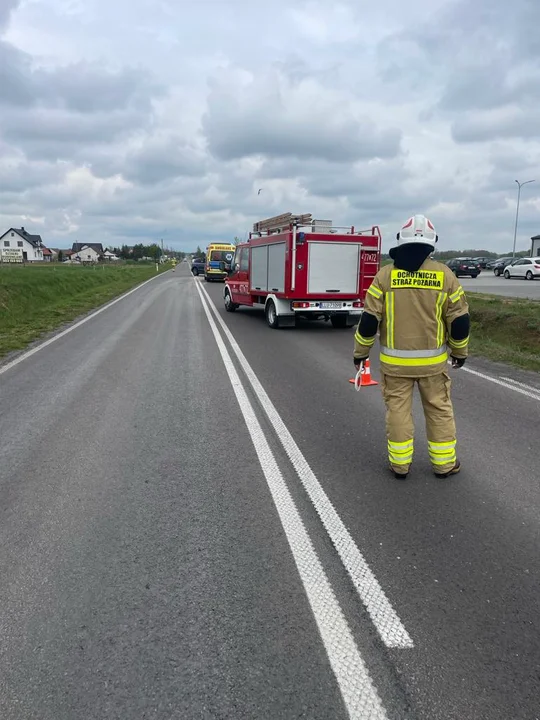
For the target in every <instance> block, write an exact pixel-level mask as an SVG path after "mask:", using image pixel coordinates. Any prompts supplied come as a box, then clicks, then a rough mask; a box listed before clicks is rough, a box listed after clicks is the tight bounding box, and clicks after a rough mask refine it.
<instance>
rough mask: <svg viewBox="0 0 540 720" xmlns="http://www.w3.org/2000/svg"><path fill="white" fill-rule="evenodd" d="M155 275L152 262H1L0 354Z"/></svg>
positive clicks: (19, 347)
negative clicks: (46, 263) (69, 264)
mask: <svg viewBox="0 0 540 720" xmlns="http://www.w3.org/2000/svg"><path fill="white" fill-rule="evenodd" d="M164 269H169V268H168V266H160V271H162V270H164ZM154 275H156V266H155V265H154V264H145V265H122V266H117V267H115V266H111V265H96V266H90V267H84V266H77V265H75V266H73V265H72V266H66V265H56V264H55V265H47V266H35V265H34V266H25V267H23V266H6V265H4V266H0V357H2V356H4V355H6V354H7V353H8V352H10V351H12V350H22V349H23V348H25V347H26V346H27V345H28V343H30V342H32V341H33V340H36V339H38V338H39V337H41V336H42V335H43V334H45V333H47V332H49V331H51V330H54V329H56V328H58V327H59V326H60V325H62V324H63V323H66V322H69V321H70V320H74V319H75V318H76V317H78V316H79V315H82V314H83V313H85V312H88V311H89V310H92V309H93V308H96V307H98V306H99V305H103V304H104V303H106V302H108V301H109V300H112V299H113V298H115V297H117V296H118V295H121V294H122V293H123V292H125V291H127V290H129V289H130V288H132V287H134V286H135V285H138V284H139V283H141V282H144V281H145V280H148V279H149V278H151V277H153V276H154ZM126 302H129V301H126Z"/></svg>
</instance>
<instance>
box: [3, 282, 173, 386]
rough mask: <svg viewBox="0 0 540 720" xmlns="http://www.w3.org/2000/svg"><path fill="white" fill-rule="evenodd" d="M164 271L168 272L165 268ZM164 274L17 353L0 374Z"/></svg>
mask: <svg viewBox="0 0 540 720" xmlns="http://www.w3.org/2000/svg"><path fill="white" fill-rule="evenodd" d="M165 272H168V270H166V271H165ZM163 275H165V273H159V274H157V275H154V277H151V278H150V279H149V280H145V281H144V282H143V283H141V284H140V285H137V287H134V288H133V289H132V290H128V292H126V293H124V294H123V295H120V297H117V298H115V299H114V300H111V302H109V303H107V304H106V305H103V306H102V307H100V308H99V309H98V310H94V312H92V313H90V315H87V316H86V317H84V318H83V319H82V320H79V321H78V322H76V323H74V324H73V325H70V326H69V327H68V328H66V329H65V330H62V332H59V333H58V335H53V337H51V338H49V339H48V340H45V341H44V342H42V343H40V344H39V345H36V347H34V348H32V349H31V350H27V351H26V352H25V353H23V354H22V355H19V356H18V357H16V358H15V360H11V362H8V363H6V364H5V365H1V366H0V375H3V373H5V372H7V371H8V370H11V368H14V367H15V366H16V365H18V364H19V363H22V362H23V361H24V360H26V359H27V358H29V357H32V355H35V354H36V353H38V352H39V351H40V350H43V348H46V347H47V346H48V345H52V343H53V342H56V341H57V340H60V338H63V337H64V336H65V335H67V334H68V333H70V332H73V330H76V329H77V328H78V327H81V325H84V323H87V322H88V321H89V320H92V319H93V318H95V317H96V316H97V315H99V314H100V313H102V312H105V310H108V309H109V308H110V307H112V306H113V305H116V303H119V302H120V301H121V300H125V298H127V297H129V296H130V295H131V294H133V293H134V292H137V290H140V289H141V288H142V287H144V286H145V285H148V283H150V282H152V281H153V280H155V279H156V278H157V277H162V276H163Z"/></svg>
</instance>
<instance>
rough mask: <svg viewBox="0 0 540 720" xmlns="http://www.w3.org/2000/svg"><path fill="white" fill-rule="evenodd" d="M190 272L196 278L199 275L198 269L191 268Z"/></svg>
mask: <svg viewBox="0 0 540 720" xmlns="http://www.w3.org/2000/svg"><path fill="white" fill-rule="evenodd" d="M191 272H192V273H193V274H194V275H195V277H197V275H198V274H199V269H198V268H193V270H192V271H191Z"/></svg>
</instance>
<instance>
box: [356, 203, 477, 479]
mask: <svg viewBox="0 0 540 720" xmlns="http://www.w3.org/2000/svg"><path fill="white" fill-rule="evenodd" d="M437 239H438V238H437V235H436V233H435V228H434V227H433V225H432V224H431V222H430V221H429V220H428V219H427V218H425V217H424V216H423V215H416V216H415V217H413V218H410V219H409V220H408V221H407V222H406V223H405V225H404V226H403V227H402V228H401V231H400V232H399V233H398V234H397V245H396V247H394V248H392V249H391V250H390V257H391V258H392V260H393V261H394V262H393V265H387V266H385V267H383V268H381V270H379V272H378V273H377V275H376V276H375V278H374V280H373V283H372V285H371V286H370V288H369V289H368V291H367V295H366V303H365V309H364V313H363V314H362V318H361V320H360V323H359V325H358V328H357V331H356V334H355V348H354V364H355V366H356V368H357V369H358V368H359V367H360V366H361V364H362V361H364V360H366V359H367V358H368V356H369V351H370V349H371V347H372V346H373V344H374V342H375V336H376V335H377V331H378V330H379V328H380V343H381V349H380V352H381V354H380V361H381V387H382V392H383V398H384V402H385V404H386V432H387V436H388V457H389V460H390V468H391V470H392V472H393V473H394V476H395V477H396V478H397V479H399V480H405V478H406V477H407V474H408V472H409V467H410V465H411V462H412V459H413V452H414V440H413V438H414V426H413V416H412V403H413V391H414V386H415V384H418V388H419V390H420V397H421V400H422V405H423V408H424V415H425V418H426V430H427V436H428V447H429V456H430V459H431V463H432V466H433V469H434V472H435V474H436V475H437V477H444V478H445V477H449V476H450V475H454V474H456V473H458V472H459V470H460V463H459V460H458V459H457V455H456V427H455V423H454V411H453V407H452V401H451V399H450V377H449V375H448V372H447V361H448V354H449V353H448V351H450V356H451V358H452V365H453V367H457V368H459V367H462V366H463V364H464V363H465V359H466V357H467V354H468V343H469V324H470V321H469V306H468V304H467V299H466V297H465V292H464V290H463V288H462V287H461V285H460V283H459V282H458V280H457V279H456V277H455V276H454V274H453V273H452V271H451V270H450V269H449V268H448V267H447V266H446V265H443V264H442V263H439V262H436V261H434V260H431V259H429V255H430V254H431V253H432V252H433V250H434V248H435V243H436V242H437Z"/></svg>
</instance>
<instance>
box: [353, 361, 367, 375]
mask: <svg viewBox="0 0 540 720" xmlns="http://www.w3.org/2000/svg"><path fill="white" fill-rule="evenodd" d="M365 362H366V361H365V360H358V359H357V358H355V359H354V367H355V368H356V372H358V371H359V370H361V369H362V368H363V367H364V364H365Z"/></svg>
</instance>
